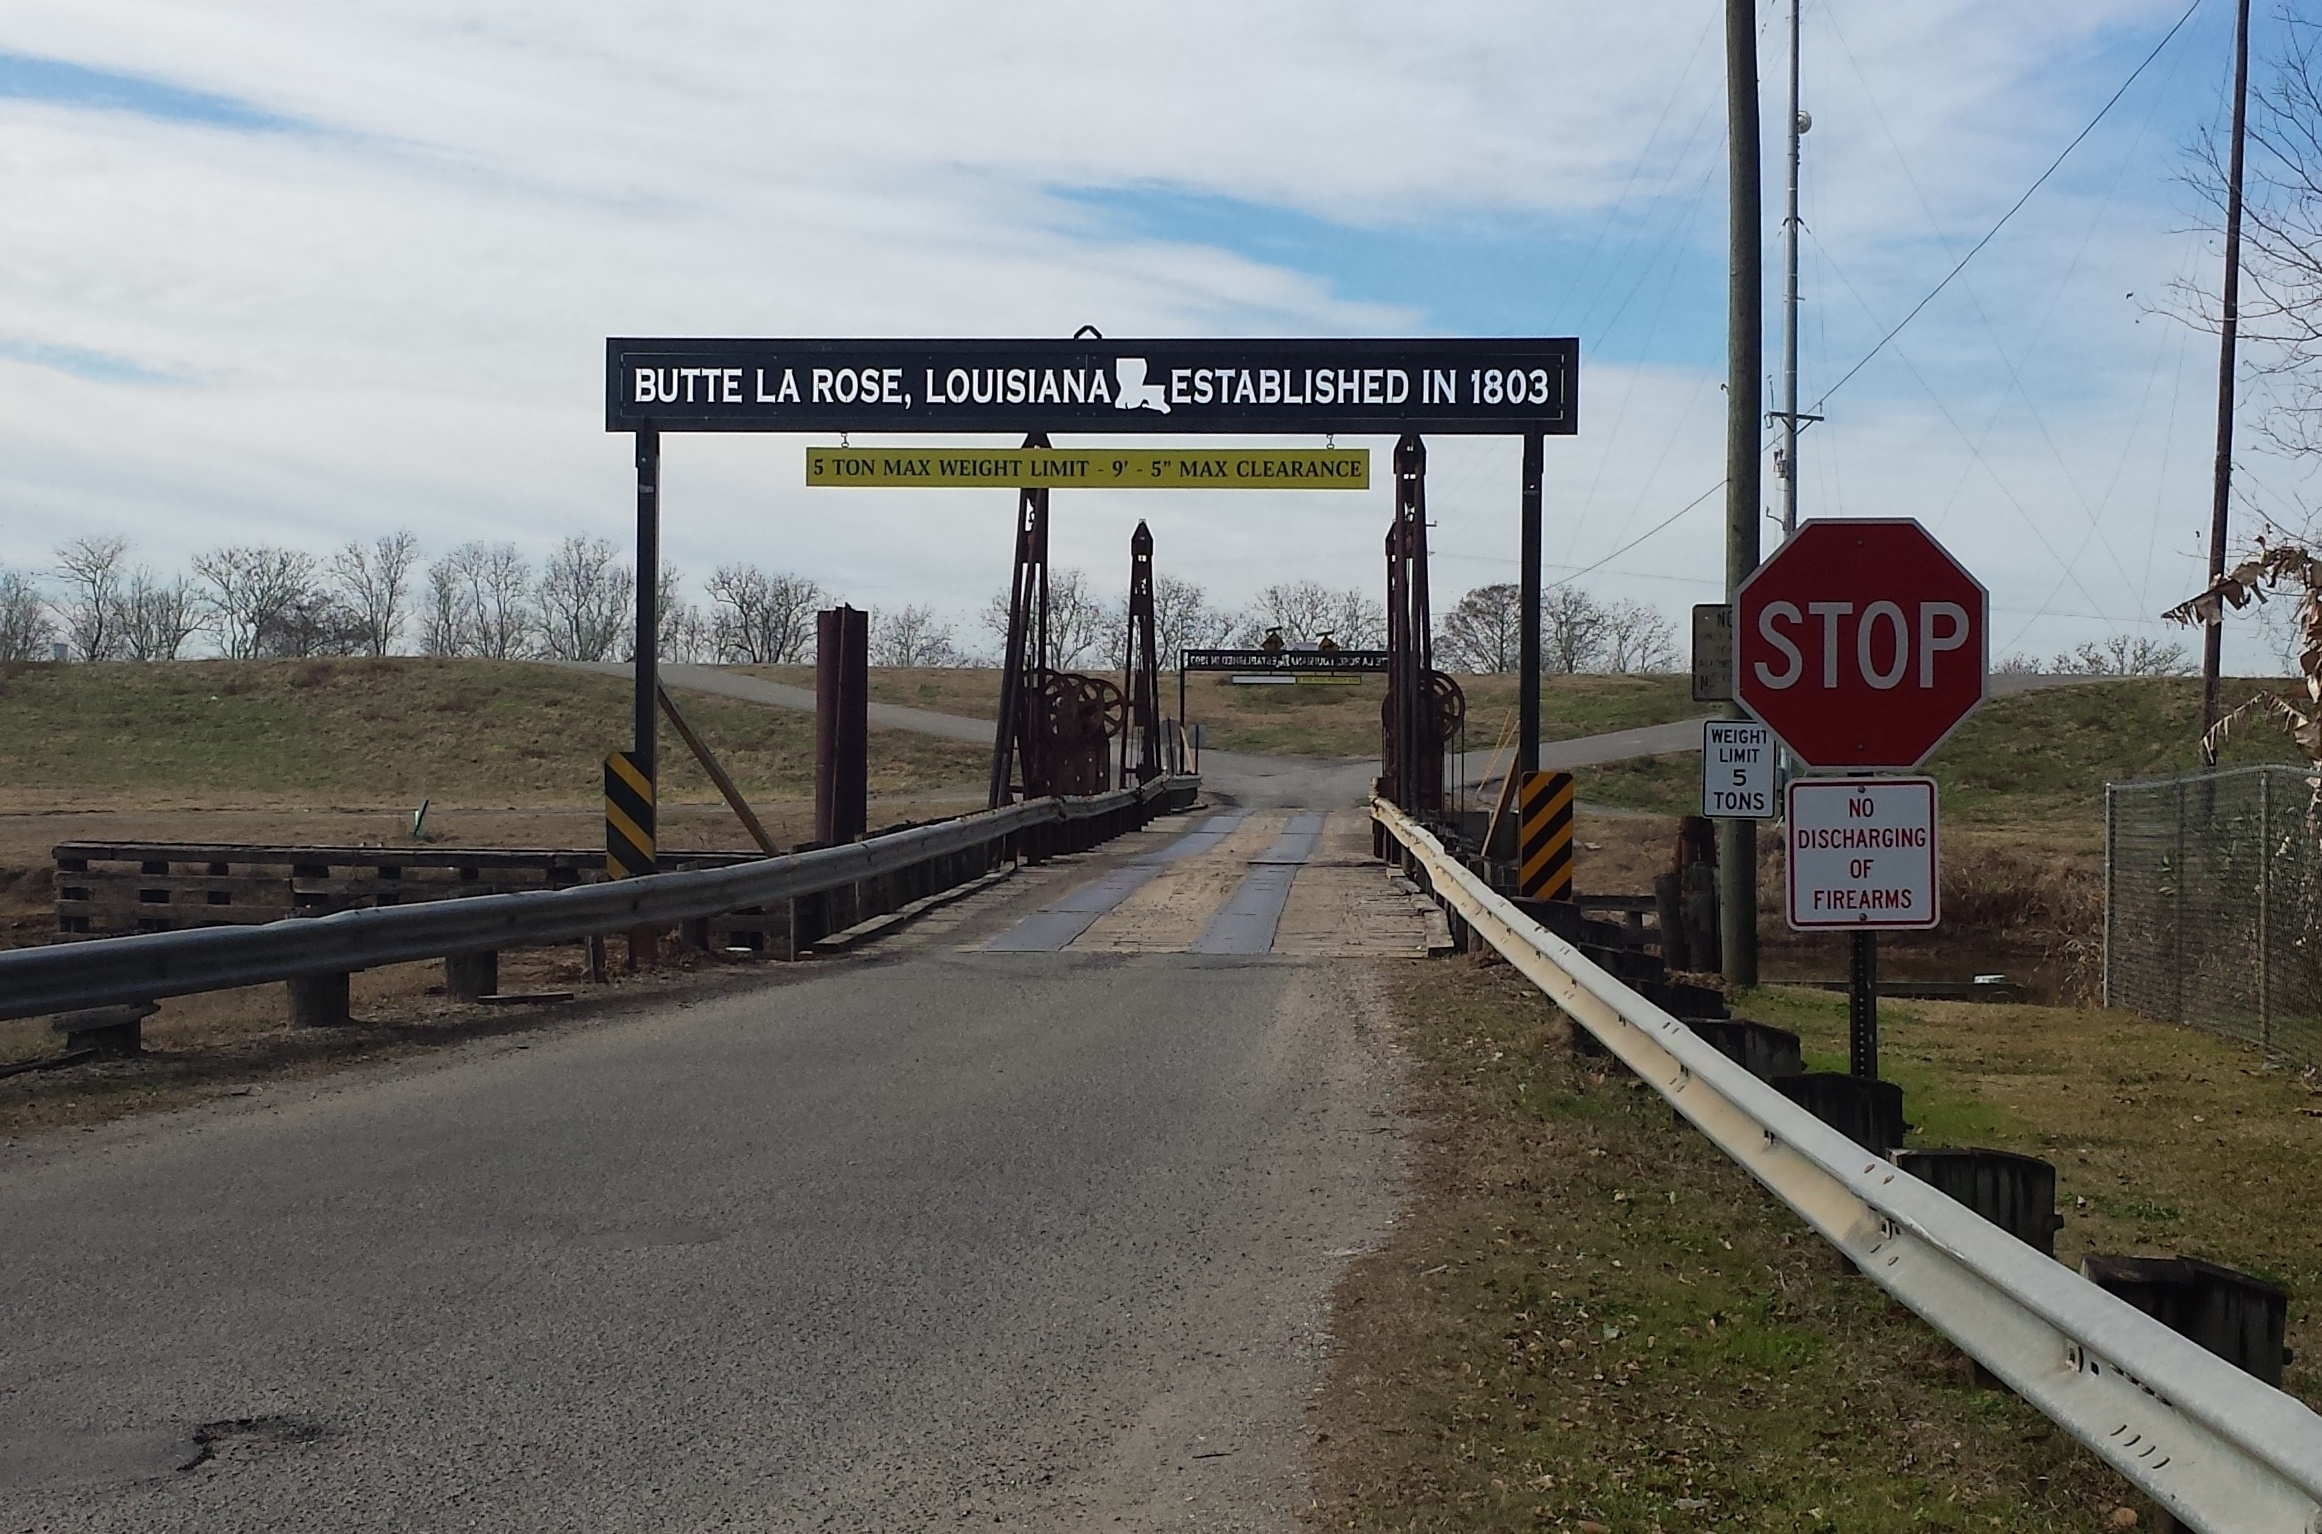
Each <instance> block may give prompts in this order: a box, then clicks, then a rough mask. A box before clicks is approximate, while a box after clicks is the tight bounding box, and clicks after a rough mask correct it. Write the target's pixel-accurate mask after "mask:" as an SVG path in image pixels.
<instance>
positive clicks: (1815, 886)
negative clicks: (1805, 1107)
mask: <svg viewBox="0 0 2322 1534" xmlns="http://www.w3.org/2000/svg"><path fill="white" fill-rule="evenodd" d="M1733 618H1734V621H1733V628H1734V636H1733V637H1734V693H1735V696H1736V697H1737V698H1739V699H1740V701H1741V703H1742V705H1743V706H1744V707H1745V708H1747V709H1748V710H1749V711H1750V712H1751V713H1752V714H1753V715H1755V716H1756V717H1757V718H1759V719H1761V720H1763V721H1765V723H1766V724H1768V725H1769V726H1771V727H1772V729H1773V731H1774V733H1775V734H1776V735H1778V736H1780V737H1781V741H1782V744H1783V745H1784V746H1786V747H1787V748H1788V749H1789V751H1790V753H1791V755H1792V756H1793V757H1795V758H1796V759H1797V761H1798V763H1799V764H1800V765H1801V766H1803V767H1809V768H1820V769H1822V770H1824V771H1833V770H1835V771H1840V772H1847V773H1851V774H1860V773H1864V772H1868V771H1876V770H1901V771H1906V772H1907V771H1909V770H1910V769H1912V768H1914V767H1917V766H1918V765H1919V764H1920V763H1921V762H1923V761H1925V760H1926V759H1927V757H1928V755H1929V754H1930V753H1931V752H1933V751H1934V749H1935V748H1936V747H1937V746H1939V745H1941V744H1942V743H1943V741H1944V740H1945V739H1946V738H1947V737H1949V735H1950V734H1951V732H1952V731H1953V730H1956V729H1957V728H1959V726H1960V725H1961V724H1962V723H1964V722H1965V721H1966V719H1967V716H1968V715H1969V714H1972V713H1973V712H1975V709H1976V707H1977V705H1978V704H1980V703H1982V701H1983V691H1984V677H1985V672H1986V671H1987V669H1988V667H1987V664H1986V657H1987V654H1988V645H1989V639H1988V637H1987V636H1988V633H1989V628H1990V624H1989V599H1988V597H1987V596H1986V595H1985V592H1984V589H1983V586H1982V584H1981V583H1980V582H1978V581H1977V580H1976V578H1975V577H1974V576H1972V575H1970V574H1968V573H1967V571H1966V569H1965V568H1963V567H1962V566H1961V565H1960V563H1959V562H1958V561H1957V560H1955V559H1953V558H1952V557H1951V555H1950V554H1949V552H1947V551H1946V550H1945V549H1944V547H1943V546H1942V545H1941V544H1939V543H1937V542H1936V541H1935V540H1934V539H1933V538H1932V537H1930V536H1929V535H1928V533H1927V530H1926V529H1925V528H1923V527H1921V526H1920V525H1919V524H1918V523H1916V522H1913V521H1909V520H1907V519H1884V520H1866V521H1827V520H1816V521H1811V522H1806V523H1803V524H1801V525H1800V527H1799V528H1798V531H1797V532H1796V533H1795V534H1794V535H1792V537H1791V538H1790V540H1789V541H1788V542H1786V543H1784V544H1783V545H1782V547H1781V548H1780V549H1778V550H1776V551H1775V554H1774V557H1773V558H1771V559H1769V560H1767V561H1766V562H1765V564H1763V565H1761V566H1760V567H1759V568H1758V570H1757V571H1756V573H1755V574H1753V575H1752V576H1751V577H1750V578H1749V579H1748V580H1747V581H1745V582H1744V583H1743V584H1742V586H1741V589H1740V590H1739V591H1738V592H1736V593H1735V598H1734V615H1733ZM1786 808H1787V825H1788V830H1789V840H1790V845H1789V855H1788V858H1787V859H1786V861H1787V863H1788V885H1789V901H1788V909H1789V922H1790V925H1791V926H1792V927H1794V928H1796V929H1798V930H1800V931H1819V930H1839V929H1843V930H1845V931H1847V932H1848V933H1849V934H1850V938H1849V942H1850V944H1851V950H1852V951H1851V953H1850V956H1849V963H1848V965H1847V972H1848V974H1847V979H1848V986H1847V990H1848V1007H1847V1012H1848V1018H1849V1023H1850V1028H1849V1033H1850V1047H1849V1050H1848V1054H1849V1056H1850V1065H1851V1068H1852V1070H1853V1073H1854V1074H1855V1075H1857V1076H1861V1077H1865V1078H1868V1079H1871V1080H1876V1079H1877V1077H1878V1048H1879V1036H1878V934H1879V933H1880V932H1882V931H1894V930H1897V929H1922V930H1923V929H1925V928H1929V927H1933V926H1934V925H1935V924H1936V922H1937V920H1938V919H1939V914H1940V913H1939V909H1938V902H1939V897H1940V893H1941V889H1940V885H1941V879H1940V866H1939V864H1938V861H1937V857H1936V836H1935V783H1934V780H1933V779H1931V778H1917V777H1875V778H1874V777H1860V776H1850V777H1845V778H1820V779H1817V778H1798V779H1793V780H1792V781H1791V783H1790V787H1789V791H1788V801H1787V806H1786Z"/></svg>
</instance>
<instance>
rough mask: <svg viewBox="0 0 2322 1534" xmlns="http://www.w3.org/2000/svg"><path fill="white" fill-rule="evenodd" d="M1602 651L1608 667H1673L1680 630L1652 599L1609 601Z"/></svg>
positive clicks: (1627, 668)
mask: <svg viewBox="0 0 2322 1534" xmlns="http://www.w3.org/2000/svg"><path fill="white" fill-rule="evenodd" d="M1601 653H1602V659H1603V662H1604V668H1605V669H1606V670H1607V671H1618V672H1627V671H1674V670H1676V669H1677V655H1678V652H1677V631H1676V629H1674V628H1673V627H1671V626H1670V623H1669V620H1668V619H1667V618H1665V617H1663V616H1662V615H1661V611H1660V609H1659V608H1657V607H1654V606H1652V605H1651V604H1649V603H1645V602H1636V601H1628V600H1622V601H1617V602H1610V603H1607V604H1606V605H1605V608H1604V646H1603V650H1602V652H1601Z"/></svg>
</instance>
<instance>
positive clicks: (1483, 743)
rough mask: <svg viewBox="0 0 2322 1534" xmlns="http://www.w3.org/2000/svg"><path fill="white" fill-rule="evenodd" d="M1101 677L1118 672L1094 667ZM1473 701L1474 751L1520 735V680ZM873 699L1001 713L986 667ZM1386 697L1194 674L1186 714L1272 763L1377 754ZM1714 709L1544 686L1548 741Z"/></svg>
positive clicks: (1627, 691) (1656, 685)
mask: <svg viewBox="0 0 2322 1534" xmlns="http://www.w3.org/2000/svg"><path fill="white" fill-rule="evenodd" d="M737 669H740V670H744V671H748V672H749V673H750V674H752V675H754V676H762V677H766V678H768V679H769V680H772V681H777V682H788V683H790V684H791V685H792V686H796V687H812V686H813V685H814V668H813V667H812V666H745V667H739V668H737ZM1098 674H1100V675H1106V676H1112V677H1114V678H1115V680H1118V674H1117V673H1115V672H1109V671H1104V670H1103V669H1102V668H1098ZM1458 680H1459V685H1460V689H1461V691H1463V692H1464V693H1465V694H1466V695H1467V738H1468V745H1469V746H1470V747H1471V748H1474V749H1477V750H1489V749H1490V748H1491V747H1492V746H1493V744H1494V743H1495V742H1497V741H1499V740H1500V739H1501V738H1502V737H1503V735H1506V734H1509V733H1511V732H1512V731H1513V729H1514V719H1515V710H1516V679H1515V678H1514V677H1512V676H1462V677H1460V678H1459V679H1458ZM871 697H872V698H873V699H874V700H876V701H877V702H880V703H900V704H905V705H908V706H909V707H912V708H924V709H932V710H934V711H935V712H937V713H941V714H964V715H966V716H968V717H970V718H974V719H989V718H991V717H992V716H993V714H994V712H995V711H996V710H997V709H998V708H999V706H1000V673H999V672H998V671H997V670H994V669H991V668H989V667H985V668H971V667H927V668H922V669H917V670H904V669H891V670H890V669H878V670H874V671H872V673H871ZM1385 698H1386V681H1385V679H1384V678H1382V677H1362V678H1359V679H1357V680H1356V681H1354V682H1352V683H1344V682H1335V683H1303V684H1292V685H1289V686H1268V687H1237V686H1235V685H1233V683H1232V681H1231V680H1230V679H1229V678H1227V677H1225V676H1222V675H1216V676H1213V675H1208V674H1204V673H1196V674H1195V675H1194V676H1192V677H1190V678H1189V679H1188V685H1187V687H1186V707H1185V715H1186V718H1187V720H1188V721H1190V722H1192V723H1195V724H1199V725H1201V726H1202V738H1203V741H1204V742H1205V743H1206V744H1208V745H1210V746H1213V747H1215V748H1216V749H1218V750H1220V751H1254V752H1262V753H1266V754H1270V755H1276V756H1319V757H1350V756H1365V757H1367V756H1376V755H1378V751H1379V707H1380V705H1381V703H1382V702H1384V700H1385ZM1161 706H1162V709H1163V711H1164V712H1166V713H1169V714H1171V715H1174V714H1175V713H1176V712H1177V676H1176V673H1174V672H1167V673H1164V674H1163V675H1162V677H1161ZM1708 712H1710V710H1709V709H1707V708H1705V707H1704V706H1703V705H1701V704H1698V703H1695V702H1694V701H1693V700H1692V697H1691V695H1690V684H1689V683H1688V682H1687V680H1686V679H1685V678H1684V677H1680V676H1553V677H1549V678H1547V679H1546V680H1545V681H1543V682H1542V684H1541V688H1540V731H1541V734H1542V736H1543V737H1545V738H1546V739H1549V740H1568V739H1570V738H1572V737H1574V736H1577V735H1596V734H1601V733H1602V732H1604V731H1607V730H1625V729H1629V728H1631V727H1632V726H1635V725H1641V724H1666V723H1668V722H1669V721H1671V720H1675V719H1693V718H1698V717H1699V716H1701V715H1702V714H1705V713H1708Z"/></svg>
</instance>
